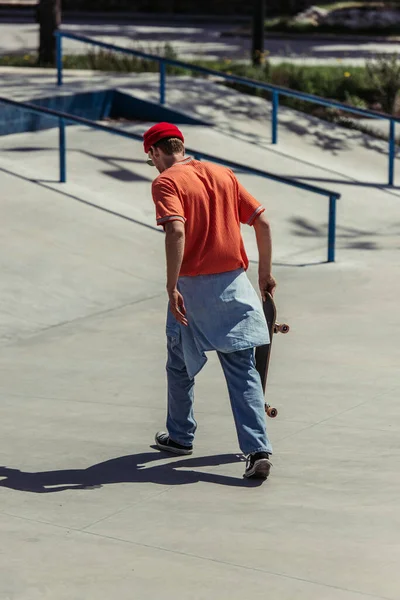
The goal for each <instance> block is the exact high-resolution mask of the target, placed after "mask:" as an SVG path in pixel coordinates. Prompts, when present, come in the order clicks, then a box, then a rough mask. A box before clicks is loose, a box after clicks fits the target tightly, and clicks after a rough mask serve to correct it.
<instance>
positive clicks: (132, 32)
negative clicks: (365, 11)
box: [0, 15, 400, 65]
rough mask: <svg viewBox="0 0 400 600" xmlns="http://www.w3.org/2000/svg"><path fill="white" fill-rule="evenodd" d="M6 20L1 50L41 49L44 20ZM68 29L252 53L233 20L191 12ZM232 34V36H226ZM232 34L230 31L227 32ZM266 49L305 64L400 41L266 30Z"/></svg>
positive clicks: (368, 53)
mask: <svg viewBox="0 0 400 600" xmlns="http://www.w3.org/2000/svg"><path fill="white" fill-rule="evenodd" d="M9 21H11V22H6V20H5V19H4V21H3V22H2V23H0V56H1V55H8V54H23V53H28V52H35V51H37V48H38V35H39V33H38V32H39V26H38V24H37V23H35V22H34V19H33V18H32V19H26V20H23V19H18V20H16V22H12V19H10V20H9ZM63 29H64V30H65V31H68V32H71V33H76V34H77V35H84V36H87V37H91V38H94V39H96V40H100V41H104V42H109V43H113V44H117V45H121V46H124V47H131V48H136V49H139V50H142V51H144V52H150V53H158V52H159V51H160V50H161V49H162V48H163V47H164V45H165V43H169V44H171V45H172V46H173V48H174V49H175V51H176V52H177V54H178V55H179V57H180V58H181V59H182V60H190V59H193V58H200V57H201V58H208V59H213V60H214V59H223V58H229V59H235V60H243V59H246V60H248V59H249V58H250V55H251V39H250V38H249V37H243V36H241V35H239V34H238V35H234V30H235V29H237V26H235V25H233V24H232V23H230V22H229V21H228V22H227V23H223V22H222V21H220V20H218V21H217V22H216V23H214V24H212V23H198V22H197V23H196V22H195V21H194V20H193V19H192V20H191V18H190V16H188V18H187V20H186V22H185V21H182V22H171V21H168V18H166V17H165V15H164V16H162V17H157V16H156V17H155V18H154V19H153V20H151V21H148V22H143V21H142V20H141V21H140V22H135V21H134V20H133V21H132V20H129V19H128V18H123V19H122V20H121V22H119V23H118V22H117V21H115V20H113V21H112V22H107V21H104V20H101V21H98V20H96V19H95V18H94V19H90V18H87V19H85V20H82V19H68V18H64V21H63ZM226 34H229V36H226ZM225 36H226V37H225ZM63 43H64V47H65V50H66V52H68V53H74V52H83V53H85V52H87V51H88V49H89V48H90V47H89V46H87V45H82V44H80V43H78V42H75V41H72V40H64V42H63ZM265 49H266V50H267V51H268V52H269V55H270V60H271V61H272V62H273V63H280V62H282V61H283V60H284V61H285V62H288V61H290V62H295V63H299V64H336V65H337V64H338V61H340V62H341V63H342V64H345V65H364V64H365V61H366V60H368V59H370V58H373V57H374V56H376V55H379V54H394V53H398V52H399V49H400V42H399V41H398V40H397V41H390V40H386V39H382V40H380V39H379V38H376V37H375V38H374V37H371V39H368V38H363V39H357V38H355V39H354V40H351V39H350V36H346V38H345V39H341V38H340V37H338V38H333V39H323V38H322V39H321V38H319V39H318V38H312V36H309V37H304V39H302V38H301V37H300V38H297V39H288V38H287V37H285V36H282V38H279V37H277V36H276V34H274V35H273V36H268V34H267V35H266V38H265Z"/></svg>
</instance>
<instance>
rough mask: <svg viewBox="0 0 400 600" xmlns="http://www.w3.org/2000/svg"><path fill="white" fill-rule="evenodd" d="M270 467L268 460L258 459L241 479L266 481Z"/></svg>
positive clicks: (270, 463)
mask: <svg viewBox="0 0 400 600" xmlns="http://www.w3.org/2000/svg"><path fill="white" fill-rule="evenodd" d="M271 467H272V462H271V461H269V460H268V458H259V459H258V460H256V462H255V463H254V465H253V466H252V467H251V469H248V470H247V471H246V472H245V474H244V475H243V477H246V478H247V479H249V478H250V477H252V478H253V479H267V477H268V475H269V472H270V470H271Z"/></svg>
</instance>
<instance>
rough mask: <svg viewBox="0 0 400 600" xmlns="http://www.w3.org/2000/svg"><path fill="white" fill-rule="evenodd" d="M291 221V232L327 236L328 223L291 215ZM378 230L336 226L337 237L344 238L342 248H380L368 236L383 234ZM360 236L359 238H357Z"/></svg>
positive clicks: (373, 236)
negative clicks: (314, 221)
mask: <svg viewBox="0 0 400 600" xmlns="http://www.w3.org/2000/svg"><path fill="white" fill-rule="evenodd" d="M289 222H290V223H291V224H292V225H293V228H292V231H291V233H292V234H293V235H296V236H298V237H303V238H325V237H326V225H320V224H315V223H312V222H311V221H310V220H308V219H304V218H303V217H291V218H290V219H289ZM382 235H385V234H381V233H379V232H377V231H364V230H362V229H358V228H356V227H346V226H344V225H337V226H336V238H337V239H341V240H344V242H342V243H341V247H342V248H347V249H350V250H379V249H380V246H379V244H377V242H375V241H374V240H367V239H365V238H366V237H372V238H376V237H377V236H382ZM357 238H358V239H357Z"/></svg>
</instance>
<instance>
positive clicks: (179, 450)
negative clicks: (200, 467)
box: [154, 431, 193, 456]
mask: <svg viewBox="0 0 400 600" xmlns="http://www.w3.org/2000/svg"><path fill="white" fill-rule="evenodd" d="M159 438H161V439H159ZM162 438H165V439H166V441H167V442H168V441H171V442H172V440H170V438H169V436H168V434H167V433H165V432H164V431H159V432H158V433H156V437H155V438H154V441H155V443H156V446H157V448H158V449H159V450H164V452H171V454H179V455H181V456H187V455H188V454H193V448H185V446H181V445H180V444H177V446H175V445H172V444H176V442H172V444H171V445H170V444H168V443H163V440H162Z"/></svg>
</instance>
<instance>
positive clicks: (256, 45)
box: [252, 0, 265, 65]
mask: <svg viewBox="0 0 400 600" xmlns="http://www.w3.org/2000/svg"><path fill="white" fill-rule="evenodd" d="M253 2H254V13H253V49H252V58H253V65H261V64H262V62H263V58H264V57H263V54H264V28H265V0H253Z"/></svg>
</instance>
